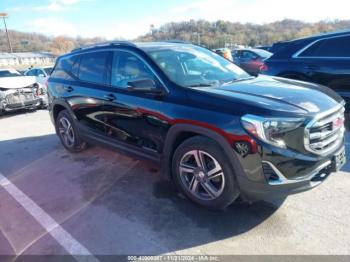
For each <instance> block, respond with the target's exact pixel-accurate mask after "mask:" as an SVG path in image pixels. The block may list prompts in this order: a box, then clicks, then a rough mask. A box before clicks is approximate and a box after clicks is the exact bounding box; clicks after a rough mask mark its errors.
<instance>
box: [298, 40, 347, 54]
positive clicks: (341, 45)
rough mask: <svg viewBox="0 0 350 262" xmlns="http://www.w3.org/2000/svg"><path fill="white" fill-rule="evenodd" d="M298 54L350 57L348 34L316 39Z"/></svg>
mask: <svg viewBox="0 0 350 262" xmlns="http://www.w3.org/2000/svg"><path fill="white" fill-rule="evenodd" d="M300 56H307V57H350V36H347V37H335V38H331V39H325V40H321V41H318V42H316V43H315V44H313V45H312V46H311V47H309V48H308V49H307V50H305V51H304V52H303V53H301V54H300Z"/></svg>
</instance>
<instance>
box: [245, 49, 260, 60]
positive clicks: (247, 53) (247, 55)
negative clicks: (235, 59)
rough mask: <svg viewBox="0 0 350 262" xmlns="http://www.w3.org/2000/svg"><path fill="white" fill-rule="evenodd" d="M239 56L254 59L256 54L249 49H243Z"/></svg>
mask: <svg viewBox="0 0 350 262" xmlns="http://www.w3.org/2000/svg"><path fill="white" fill-rule="evenodd" d="M241 58H242V59H247V60H251V59H256V58H257V55H256V54H254V53H252V52H249V51H243V52H242V54H241Z"/></svg>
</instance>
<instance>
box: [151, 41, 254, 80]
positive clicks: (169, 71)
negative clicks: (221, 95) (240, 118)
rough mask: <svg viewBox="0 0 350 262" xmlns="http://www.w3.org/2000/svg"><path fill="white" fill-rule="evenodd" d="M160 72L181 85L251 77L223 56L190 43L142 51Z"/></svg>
mask: <svg viewBox="0 0 350 262" xmlns="http://www.w3.org/2000/svg"><path fill="white" fill-rule="evenodd" d="M145 51H146V52H147V53H148V55H149V56H150V57H151V58H152V59H153V60H154V61H155V63H156V64H157V65H158V66H159V67H160V68H161V69H162V70H163V72H164V73H165V74H166V75H167V76H168V77H169V78H170V80H172V81H173V82H175V83H176V84H178V85H180V86H184V87H191V86H218V85H221V84H223V83H226V82H231V81H236V80H240V79H244V78H248V77H250V75H249V74H248V73H246V72H245V71H243V70H242V69H241V68H239V67H237V66H236V65H234V64H233V63H231V62H229V61H228V60H226V59H225V58H222V57H221V56H219V55H217V54H215V53H214V52H211V51H209V50H207V49H205V48H202V47H198V46H193V45H181V46H180V45H179V46H170V47H164V48H162V49H161V48H160V49H156V50H155V49H152V50H145Z"/></svg>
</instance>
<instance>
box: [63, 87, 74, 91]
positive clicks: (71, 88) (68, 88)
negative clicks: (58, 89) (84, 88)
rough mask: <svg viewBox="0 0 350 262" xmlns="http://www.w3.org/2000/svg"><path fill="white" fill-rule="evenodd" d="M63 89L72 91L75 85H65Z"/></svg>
mask: <svg viewBox="0 0 350 262" xmlns="http://www.w3.org/2000/svg"><path fill="white" fill-rule="evenodd" d="M63 89H64V90H66V91H67V92H72V91H73V90H74V89H73V87H71V86H65V87H63Z"/></svg>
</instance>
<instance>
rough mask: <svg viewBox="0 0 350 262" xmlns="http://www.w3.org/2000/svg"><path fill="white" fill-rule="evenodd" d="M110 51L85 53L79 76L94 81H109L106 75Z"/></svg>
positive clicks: (103, 82)
mask: <svg viewBox="0 0 350 262" xmlns="http://www.w3.org/2000/svg"><path fill="white" fill-rule="evenodd" d="M109 53H110V52H108V51H101V52H93V53H88V54H83V55H82V56H81V60H80V67H79V78H80V79H81V80H83V81H87V82H92V83H98V84H105V83H107V81H106V76H107V70H108V69H107V62H108V55H109Z"/></svg>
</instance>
